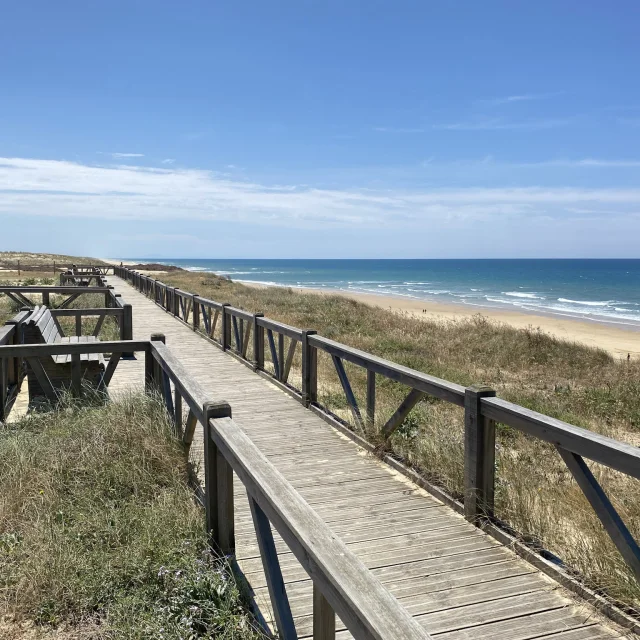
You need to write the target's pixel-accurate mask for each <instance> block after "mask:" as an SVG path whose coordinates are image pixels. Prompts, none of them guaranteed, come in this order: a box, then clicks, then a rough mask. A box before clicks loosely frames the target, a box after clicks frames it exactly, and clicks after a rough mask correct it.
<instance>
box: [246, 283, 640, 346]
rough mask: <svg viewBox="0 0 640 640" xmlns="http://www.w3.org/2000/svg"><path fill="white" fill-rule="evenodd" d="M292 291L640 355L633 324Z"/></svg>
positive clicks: (328, 291) (363, 295) (369, 295)
mask: <svg viewBox="0 0 640 640" xmlns="http://www.w3.org/2000/svg"><path fill="white" fill-rule="evenodd" d="M235 282H238V283H240V284H244V285H246V286H248V287H255V288H259V289H268V288H270V287H275V286H281V285H268V284H263V283H257V282H247V281H241V280H236V281H235ZM292 290H293V291H300V292H301V293H311V294H314V295H320V296H336V295H337V296H342V297H344V298H351V299H352V300H357V301H359V302H363V303H364V304H368V305H370V306H373V307H379V308H381V309H386V310H388V311H393V312H395V313H404V314H408V315H410V316H412V317H414V318H417V319H418V320H443V321H455V320H460V319H465V318H471V317H473V316H476V315H481V316H484V317H486V318H489V319H490V320H494V321H496V322H501V323H504V324H508V325H510V326H512V327H515V328H517V329H526V328H530V327H534V328H540V329H541V330H542V331H544V332H545V333H549V334H551V335H553V336H555V337H557V338H560V339H562V340H569V341H571V342H580V343H582V344H586V345H587V346H589V347H598V348H600V349H604V350H605V351H607V352H608V353H610V354H611V355H612V356H614V357H615V358H626V357H627V354H630V355H631V357H632V358H633V359H636V358H640V330H638V329H635V328H631V327H629V328H620V327H617V326H613V325H610V324H606V323H604V322H597V321H589V320H578V319H573V318H559V317H557V316H553V315H551V314H549V315H547V314H542V313H540V314H537V313H533V312H531V313H523V312H521V311H512V310H502V309H494V308H492V307H481V306H477V307H475V308H474V309H469V308H468V307H466V306H465V305H462V304H455V303H447V302H433V301H431V300H412V299H406V300H404V299H401V298H396V297H393V296H385V295H378V294H374V293H356V292H346V291H341V290H339V289H312V288H309V287H295V288H293V287H292ZM423 309H424V312H423Z"/></svg>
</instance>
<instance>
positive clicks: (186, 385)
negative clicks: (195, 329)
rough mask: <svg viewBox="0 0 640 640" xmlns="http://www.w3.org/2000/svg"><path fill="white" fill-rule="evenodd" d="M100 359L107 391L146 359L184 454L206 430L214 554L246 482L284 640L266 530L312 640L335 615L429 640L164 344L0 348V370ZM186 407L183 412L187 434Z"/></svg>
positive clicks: (374, 629)
mask: <svg viewBox="0 0 640 640" xmlns="http://www.w3.org/2000/svg"><path fill="white" fill-rule="evenodd" d="M5 333H6V334H7V335H9V332H5ZM0 335H1V334H0ZM8 339H9V338H7V340H8ZM5 344H7V343H5ZM104 351H106V352H109V353H111V354H112V356H111V359H110V361H109V364H108V366H107V369H106V371H105V374H104V377H105V381H104V385H103V387H104V388H106V386H107V385H108V382H109V380H110V378H111V376H112V375H113V372H114V371H115V368H116V366H117V363H118V362H119V360H120V356H121V355H122V354H123V353H125V352H134V351H136V352H144V354H145V390H146V391H147V392H148V393H157V392H159V393H160V394H161V395H162V397H163V398H164V402H165V406H166V407H167V411H168V412H169V414H170V415H171V416H172V417H173V419H174V422H175V426H176V433H177V435H178V436H179V437H181V439H182V441H183V442H184V444H185V445H186V447H187V448H188V447H189V445H190V444H191V442H192V440H193V436H194V431H195V428H196V425H197V423H200V424H201V425H202V426H203V436H204V443H205V447H204V471H205V490H204V500H203V501H204V505H205V510H206V528H207V531H208V532H209V534H210V539H211V544H212V546H214V547H215V548H217V549H218V550H219V551H220V552H221V553H223V554H225V555H232V554H233V553H234V551H235V539H234V529H235V527H234V513H235V510H234V492H233V473H234V472H235V473H236V475H237V476H238V478H239V479H240V481H241V482H242V483H243V484H244V486H245V488H246V490H247V494H248V497H249V504H250V508H251V514H252V518H253V524H254V528H255V531H256V536H257V539H258V546H259V550H260V555H261V559H262V563H263V567H264V571H265V577H266V581H267V585H268V588H269V595H270V599H271V604H272V607H273V611H274V614H275V615H274V617H275V624H276V627H277V629H278V632H279V635H280V637H281V638H282V639H283V640H293V639H295V638H297V635H296V630H295V626H294V621H293V616H292V614H291V609H290V606H289V601H288V598H287V593H286V589H285V584H284V581H283V578H282V572H281V569H280V564H279V560H278V555H277V553H276V547H275V542H274V538H273V533H272V530H271V526H273V527H274V528H275V529H276V530H277V531H278V533H279V534H280V536H281V537H282V539H283V540H284V541H285V543H286V544H287V545H288V547H289V548H290V549H291V551H292V553H293V554H294V555H295V556H296V558H297V559H298V561H299V562H300V564H301V565H302V567H303V568H304V569H305V571H306V572H307V573H308V575H309V577H310V578H311V579H312V581H313V627H314V636H313V637H314V638H317V639H322V640H330V639H331V638H335V628H336V614H337V615H339V616H340V618H341V620H342V622H343V623H344V624H345V625H346V627H347V628H348V629H349V631H350V632H351V634H352V635H353V637H354V638H356V639H362V640H373V639H375V640H388V639H389V638H395V639H398V640H409V639H411V640H427V639H428V638H430V636H429V634H428V633H427V632H426V631H425V629H424V628H423V627H421V626H420V625H419V623H418V622H417V621H416V620H414V618H413V617H412V616H411V615H410V614H409V613H408V612H407V611H406V609H404V608H403V607H402V606H401V605H400V604H399V603H398V601H397V600H396V599H395V598H394V597H393V596H392V595H391V594H390V593H389V592H388V591H387V590H386V589H385V588H384V587H383V586H382V584H381V583H380V582H379V581H378V580H377V579H376V578H375V577H374V576H373V574H372V573H371V572H370V571H369V570H368V569H367V568H366V566H365V565H364V564H362V562H361V561H360V560H359V559H358V558H357V557H356V556H355V555H354V554H353V553H352V552H351V551H350V550H349V549H348V548H347V547H346V545H345V544H344V543H343V542H342V541H341V540H340V539H339V538H338V537H337V536H336V535H335V534H334V533H333V532H332V531H331V529H330V528H329V527H328V525H327V524H326V523H325V522H324V521H323V520H321V519H320V517H319V516H318V515H317V514H316V513H315V511H313V509H312V508H311V507H310V506H309V505H308V504H307V503H306V502H305V501H304V500H303V499H302V497H301V496H300V495H299V494H298V492H297V491H296V490H295V489H294V488H293V487H292V486H291V485H290V484H289V483H288V482H287V480H285V478H284V477H283V476H282V475H281V474H280V473H279V472H278V471H277V470H276V468H275V467H274V466H273V465H272V464H271V463H270V462H269V461H268V460H267V458H265V457H264V456H263V455H262V454H261V453H260V451H259V449H258V448H257V446H256V445H255V444H254V443H253V442H252V441H251V440H250V439H249V438H248V437H247V436H246V435H245V434H244V433H243V432H242V430H241V429H240V428H239V427H238V426H237V425H235V424H234V423H233V420H232V419H231V407H230V406H229V404H228V403H226V402H223V401H216V400H211V399H210V397H209V396H207V394H206V392H205V390H204V389H203V388H202V387H201V386H200V385H199V384H198V382H197V381H196V380H195V379H193V378H192V377H191V376H190V374H189V373H188V371H187V370H186V369H185V368H184V367H183V365H182V364H181V363H180V361H179V360H178V359H177V358H176V356H175V355H174V354H173V353H172V352H171V350H170V349H169V348H168V347H167V346H166V345H165V344H164V336H162V335H160V334H156V335H154V336H152V339H151V340H150V341H123V342H97V343H91V342H88V343H76V344H66V343H65V344H62V343H60V344H50V345H14V346H8V345H7V346H0V363H6V362H10V361H15V360H16V359H27V360H28V359H30V358H31V359H33V358H41V357H44V356H51V355H60V354H70V355H71V357H72V361H75V362H79V361H80V358H81V355H82V354H87V353H98V352H104ZM4 366H5V365H4V364H0V368H1V367H4ZM77 371H79V367H78V368H77ZM107 377H108V379H106V378H107ZM172 384H173V393H172V390H171V385H172ZM73 388H74V390H75V391H76V392H77V393H80V391H81V385H80V380H79V379H76V380H74V384H73ZM183 404H185V405H186V407H187V408H188V416H187V420H186V423H184V426H183Z"/></svg>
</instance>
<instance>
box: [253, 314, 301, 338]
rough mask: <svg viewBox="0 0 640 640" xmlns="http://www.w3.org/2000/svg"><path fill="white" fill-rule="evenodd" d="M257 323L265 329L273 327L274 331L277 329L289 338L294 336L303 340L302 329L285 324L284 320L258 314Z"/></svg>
mask: <svg viewBox="0 0 640 640" xmlns="http://www.w3.org/2000/svg"><path fill="white" fill-rule="evenodd" d="M257 323H258V326H259V327H264V328H265V329H271V330H272V331H277V332H278V333H282V334H284V335H285V336H288V337H289V338H294V339H296V340H302V333H303V332H302V329H298V328H297V327H292V326H291V325H288V324H284V322H278V321H277V320H272V319H271V318H265V317H263V316H258V319H257Z"/></svg>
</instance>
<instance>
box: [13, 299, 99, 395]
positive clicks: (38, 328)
mask: <svg viewBox="0 0 640 640" xmlns="http://www.w3.org/2000/svg"><path fill="white" fill-rule="evenodd" d="M22 342H23V343H24V344H56V343H62V344H77V343H81V342H99V340H98V338H96V337H95V336H69V337H66V336H64V335H63V333H62V330H61V328H60V325H59V323H58V321H57V319H56V318H55V316H53V315H52V313H51V311H50V310H49V309H47V307H44V306H43V307H36V308H35V309H34V310H33V312H32V313H31V315H30V316H28V317H27V318H26V319H25V321H24V323H23V324H22ZM39 363H40V365H41V367H38V366H35V365H36V364H37V363H33V364H32V363H28V366H27V378H28V380H29V396H30V398H32V399H33V398H35V397H37V396H54V397H50V398H49V399H50V400H54V399H55V393H52V392H51V389H50V388H49V390H48V392H47V389H48V387H49V384H48V383H50V386H51V387H53V389H54V391H56V390H59V389H69V388H70V387H71V367H72V364H71V355H70V354H61V355H53V356H45V357H43V358H40V359H39ZM80 367H81V373H82V379H83V383H85V384H89V385H91V386H93V387H97V386H98V385H99V384H100V381H101V380H102V377H103V375H104V371H105V360H104V356H103V354H101V353H83V354H81V355H80ZM47 380H48V383H47Z"/></svg>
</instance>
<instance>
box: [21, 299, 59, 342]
mask: <svg viewBox="0 0 640 640" xmlns="http://www.w3.org/2000/svg"><path fill="white" fill-rule="evenodd" d="M23 332H24V333H23V338H24V342H25V343H26V344H38V343H40V344H41V343H47V344H51V343H53V342H59V341H60V340H61V338H62V335H61V333H60V331H59V329H58V323H57V322H56V320H55V318H54V317H53V315H51V311H49V309H47V307H35V309H34V310H33V312H32V313H31V315H30V316H29V317H28V318H27V319H26V321H25V323H24V325H23Z"/></svg>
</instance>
